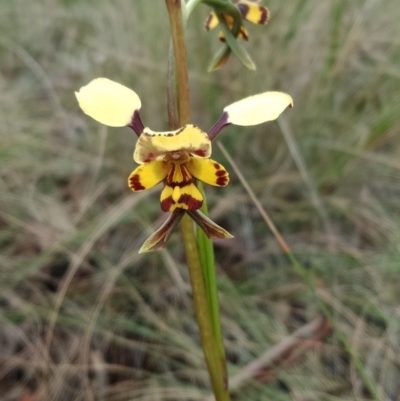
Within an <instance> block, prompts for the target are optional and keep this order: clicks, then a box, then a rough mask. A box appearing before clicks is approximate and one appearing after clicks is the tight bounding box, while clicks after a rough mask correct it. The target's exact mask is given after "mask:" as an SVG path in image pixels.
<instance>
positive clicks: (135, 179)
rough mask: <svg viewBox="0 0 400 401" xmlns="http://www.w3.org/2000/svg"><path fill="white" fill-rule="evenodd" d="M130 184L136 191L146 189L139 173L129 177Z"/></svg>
mask: <svg viewBox="0 0 400 401" xmlns="http://www.w3.org/2000/svg"><path fill="white" fill-rule="evenodd" d="M129 186H130V187H131V188H132V189H133V190H134V191H143V190H144V189H146V188H145V187H144V186H143V185H142V184H141V183H140V176H139V174H135V175H134V176H132V177H130V178H129Z"/></svg>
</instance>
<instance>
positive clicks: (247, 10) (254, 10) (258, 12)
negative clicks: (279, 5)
mask: <svg viewBox="0 0 400 401" xmlns="http://www.w3.org/2000/svg"><path fill="white" fill-rule="evenodd" d="M237 7H238V8H239V10H240V12H241V13H242V16H243V18H244V19H245V20H246V21H249V22H252V23H253V24H259V25H265V24H266V23H267V22H268V20H269V11H268V9H267V8H265V7H263V6H260V5H259V4H257V3H255V2H251V1H246V0H240V1H239V3H238V4H237Z"/></svg>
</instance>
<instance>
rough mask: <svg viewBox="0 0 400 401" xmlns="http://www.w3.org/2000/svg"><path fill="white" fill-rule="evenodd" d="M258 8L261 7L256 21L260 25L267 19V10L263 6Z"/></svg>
mask: <svg viewBox="0 0 400 401" xmlns="http://www.w3.org/2000/svg"><path fill="white" fill-rule="evenodd" d="M260 9H261V17H260V20H259V21H258V23H259V24H260V25H264V24H266V23H267V22H268V20H269V11H268V9H266V8H265V7H260Z"/></svg>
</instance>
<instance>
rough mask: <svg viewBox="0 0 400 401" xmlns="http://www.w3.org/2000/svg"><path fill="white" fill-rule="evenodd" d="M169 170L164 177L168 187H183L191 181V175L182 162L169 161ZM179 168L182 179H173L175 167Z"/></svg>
mask: <svg viewBox="0 0 400 401" xmlns="http://www.w3.org/2000/svg"><path fill="white" fill-rule="evenodd" d="M171 166H172V167H171V170H170V172H169V173H168V175H167V178H166V179H165V183H166V184H167V185H169V186H170V187H179V188H183V187H186V186H187V185H189V184H191V183H192V182H193V177H192V175H191V174H190V172H189V170H188V169H187V168H186V166H185V165H184V164H179V165H178V164H175V163H171ZM176 168H180V169H181V173H182V181H174V175H175V169H176Z"/></svg>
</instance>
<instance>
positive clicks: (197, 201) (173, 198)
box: [160, 183, 203, 212]
mask: <svg viewBox="0 0 400 401" xmlns="http://www.w3.org/2000/svg"><path fill="white" fill-rule="evenodd" d="M160 201H161V209H162V210H163V211H164V212H172V211H174V210H175V209H176V208H180V209H185V210H197V209H200V208H201V205H202V204H203V196H202V195H201V193H200V191H199V190H198V189H197V187H196V185H195V184H193V183H192V184H189V185H185V186H183V187H179V186H175V187H172V186H170V185H165V187H164V189H163V190H162V192H161V198H160Z"/></svg>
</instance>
